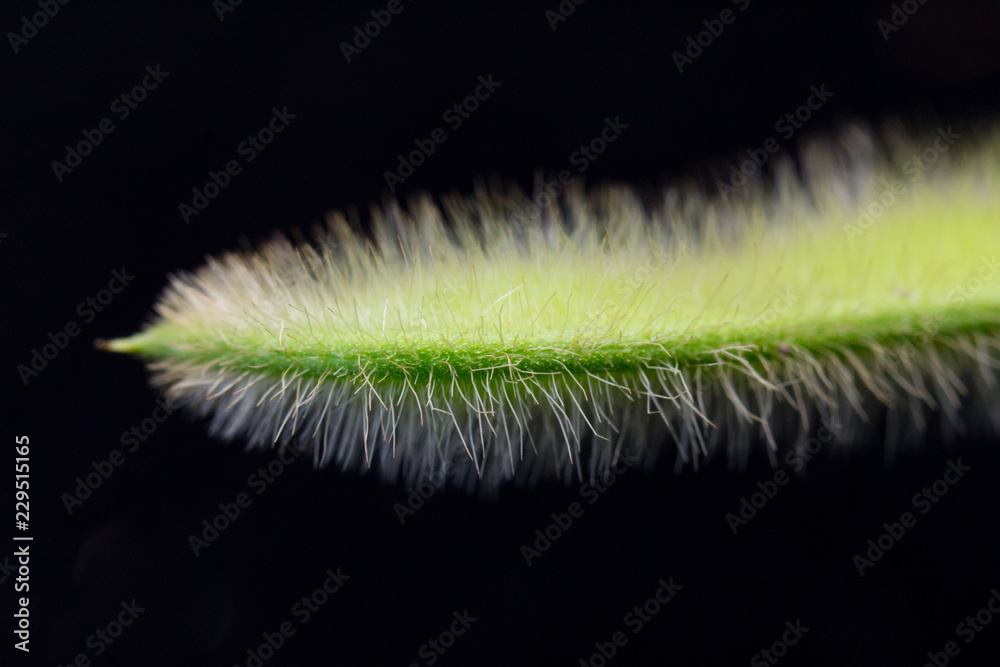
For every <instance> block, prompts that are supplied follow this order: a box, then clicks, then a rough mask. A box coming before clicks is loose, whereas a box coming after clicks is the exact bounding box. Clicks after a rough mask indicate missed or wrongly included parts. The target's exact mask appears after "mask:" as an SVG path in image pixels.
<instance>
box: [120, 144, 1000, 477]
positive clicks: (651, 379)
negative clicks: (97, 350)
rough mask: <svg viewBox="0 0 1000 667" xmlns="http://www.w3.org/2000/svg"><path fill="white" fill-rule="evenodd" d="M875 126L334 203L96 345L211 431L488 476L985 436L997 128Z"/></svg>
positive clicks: (999, 278)
mask: <svg viewBox="0 0 1000 667" xmlns="http://www.w3.org/2000/svg"><path fill="white" fill-rule="evenodd" d="M892 136H894V135H892V134H890V135H887V136H886V138H885V142H884V144H883V145H881V146H879V145H878V144H877V142H876V139H875V138H873V135H871V134H870V133H866V132H863V131H860V130H858V129H857V128H851V129H848V130H847V131H845V132H843V133H841V134H840V135H838V136H837V137H835V138H833V139H820V140H816V141H814V142H813V143H812V144H809V145H807V146H805V147H804V148H803V149H802V151H801V153H800V156H799V159H798V161H797V162H794V161H792V160H791V159H790V158H784V157H781V156H777V157H775V158H773V163H772V165H771V167H772V169H773V175H772V176H771V178H769V180H768V181H767V182H764V181H761V180H760V179H757V180H756V181H754V182H749V183H744V182H739V181H738V179H736V178H735V177H732V178H731V177H730V176H729V175H728V174H727V175H726V176H724V177H723V179H722V180H720V181H719V183H718V187H717V188H713V189H712V190H713V191H712V192H706V190H705V189H704V188H702V187H699V186H697V185H694V184H692V183H691V182H684V183H681V184H677V185H673V186H670V187H667V188H665V189H663V190H662V191H660V192H659V193H658V195H657V196H656V197H655V198H653V199H652V200H650V199H648V198H646V199H643V198H641V197H640V196H639V195H638V194H637V193H636V191H634V190H631V189H628V188H623V187H607V188H601V189H597V190H595V191H593V192H591V193H590V194H589V195H585V194H583V193H582V192H581V191H580V190H579V189H577V190H574V191H572V192H568V193H562V194H560V195H559V196H558V197H552V196H551V193H548V194H547V195H546V197H543V196H541V195H542V194H543V192H544V191H542V190H540V191H539V196H538V197H536V198H535V201H534V202H528V201H527V200H526V199H525V198H524V197H521V196H519V195H518V194H517V193H516V192H513V193H512V192H507V193H498V192H495V191H492V190H485V189H484V190H480V191H477V192H476V193H475V194H474V195H472V196H469V197H450V198H445V199H443V200H441V202H440V204H437V203H436V202H434V201H433V200H431V199H430V198H429V197H421V198H418V199H416V200H414V201H412V202H411V203H410V205H409V206H408V207H405V208H404V207H402V206H401V205H399V204H398V203H396V202H389V203H387V204H386V205H385V206H384V207H382V208H380V209H379V208H376V209H373V210H372V214H371V222H370V225H369V226H368V228H367V229H365V230H360V229H357V228H352V226H351V225H350V224H349V223H348V222H347V220H346V219H345V218H344V217H343V216H342V215H339V214H333V215H331V216H330V217H329V220H328V224H327V226H326V227H325V228H323V229H320V230H317V234H316V240H315V242H314V243H304V244H301V245H293V244H292V243H290V242H289V241H287V240H285V239H283V238H278V239H277V240H274V241H271V242H269V243H266V244H264V245H262V246H260V247H259V248H257V249H254V250H251V251H243V252H231V253H226V254H223V255H222V256H220V257H217V258H208V259H207V261H206V263H205V265H204V266H202V267H201V268H199V269H197V270H195V271H194V272H192V273H188V272H181V273H178V274H176V275H174V276H171V277H170V280H169V285H168V286H167V287H166V289H165V290H164V292H163V294H162V295H161V297H160V299H159V301H158V303H157V304H156V307H155V313H156V314H155V317H154V318H153V319H152V321H151V322H150V323H149V324H148V325H147V326H146V327H145V328H144V329H143V330H142V331H141V332H140V333H137V334H135V335H133V336H131V337H128V338H122V339H118V340H113V341H108V342H103V341H102V342H101V345H102V346H103V347H105V348H106V349H109V350H113V351H118V352H128V353H134V354H138V355H141V356H142V357H144V358H145V359H146V360H147V362H148V364H149V367H150V369H151V371H152V381H153V384H154V385H155V386H157V387H158V388H159V389H161V390H162V391H163V393H164V394H165V395H166V397H167V398H168V399H169V400H171V401H172V402H174V403H177V404H180V405H182V406H184V407H185V408H187V409H188V410H190V411H191V412H193V413H194V414H196V415H199V416H202V417H205V418H207V419H208V423H209V429H210V431H211V432H212V433H213V434H215V435H217V436H219V437H221V438H223V439H226V440H238V441H242V442H245V443H246V444H247V446H248V447H252V448H271V447H293V448H296V449H297V450H300V451H304V452H308V453H309V454H310V455H311V457H312V459H313V461H314V462H315V464H316V465H320V466H322V465H327V464H331V463H332V464H335V465H336V466H337V467H339V468H341V469H343V470H359V471H365V470H368V469H371V468H374V469H376V470H377V471H378V473H379V474H380V475H381V476H382V477H383V478H384V479H386V480H389V481H394V480H397V479H399V478H403V479H405V480H406V481H407V482H408V483H410V484H416V483H418V482H420V481H422V480H424V479H428V478H432V477H433V478H435V479H438V478H439V475H440V474H441V473H446V474H447V475H448V477H449V478H450V479H451V480H452V483H454V484H456V485H458V486H462V487H466V488H470V489H471V488H479V489H480V490H482V491H484V492H486V493H493V492H495V491H496V490H497V489H498V488H499V487H500V486H501V485H502V484H503V483H504V482H506V481H508V480H512V479H517V480H520V481H523V482H527V483H533V482H535V481H537V480H539V479H543V478H548V477H557V478H562V479H566V480H570V479H573V478H576V479H581V480H583V479H594V478H596V477H597V476H599V475H600V474H602V473H603V472H604V471H606V470H607V469H608V468H609V466H610V465H612V464H613V463H614V462H615V461H617V460H619V459H622V458H623V457H626V456H628V457H638V459H639V460H641V461H643V462H645V463H646V464H651V463H652V462H653V460H654V459H655V458H656V456H657V454H658V453H660V452H662V451H663V450H666V451H667V452H669V453H670V454H672V455H674V456H675V457H676V462H677V465H678V466H683V465H691V466H695V467H697V466H698V465H699V463H700V462H703V461H706V460H708V459H710V458H712V457H713V456H715V455H716V454H723V455H725V456H726V457H727V458H728V460H729V461H730V462H731V463H732V464H733V465H735V466H742V465H744V464H745V462H746V460H747V458H748V457H749V456H750V455H751V454H752V452H753V451H754V450H755V449H759V450H761V451H763V452H765V453H766V455H767V456H768V457H770V459H771V461H772V462H775V463H776V462H777V461H778V460H779V457H780V456H783V455H789V453H790V452H794V451H796V450H797V449H798V450H801V449H802V448H803V447H804V446H805V443H806V441H807V439H808V437H809V436H810V434H813V433H815V432H816V431H817V429H820V428H823V429H825V433H827V434H828V438H829V439H830V440H831V446H830V448H831V450H833V451H837V450H841V449H845V448H849V447H850V446H852V445H855V444H858V443H860V442H864V441H870V440H872V439H881V440H882V441H883V442H884V443H885V447H886V452H887V454H892V453H893V452H894V451H895V450H896V449H897V448H898V447H899V446H901V445H906V444H912V443H918V442H920V440H921V438H922V437H923V436H924V434H925V431H926V429H927V428H928V423H929V420H931V419H932V418H933V420H934V421H935V422H940V423H941V424H942V425H943V427H944V429H945V431H946V433H949V434H953V433H956V432H962V431H964V430H965V429H967V428H968V427H970V426H974V427H975V428H979V426H980V424H982V425H985V427H986V428H990V429H997V428H1000V406H998V401H997V400H996V388H997V368H998V367H1000V360H998V353H1000V263H998V262H1000V198H998V192H1000V189H998V188H1000V171H998V169H1000V140H998V138H997V136H996V134H995V133H992V134H991V133H987V134H982V135H978V136H976V137H973V136H972V135H971V134H969V135H968V136H967V137H964V138H963V137H962V135H956V134H955V133H954V132H953V131H951V130H950V129H949V130H945V129H941V130H939V131H938V132H937V133H932V134H928V135H926V136H918V137H912V136H911V137H908V138H907V139H906V140H905V141H900V142H896V143H897V145H896V147H895V148H894V149H893V148H892V143H893V142H892V141H890V140H891V139H892ZM956 137H958V138H957V139H956ZM962 141H965V142H967V145H965V146H957V145H956V144H958V143H959V142H962ZM929 152H934V153H935V157H934V160H933V162H932V161H930V159H929ZM732 173H733V174H734V175H735V174H736V172H735V171H733V172H732ZM725 179H729V180H725ZM715 190H717V191H718V193H719V194H715V192H714V191H715ZM546 202H547V205H546ZM934 415H939V416H940V419H937V418H936V417H934ZM632 460H635V459H634V458H633V459H632Z"/></svg>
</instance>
